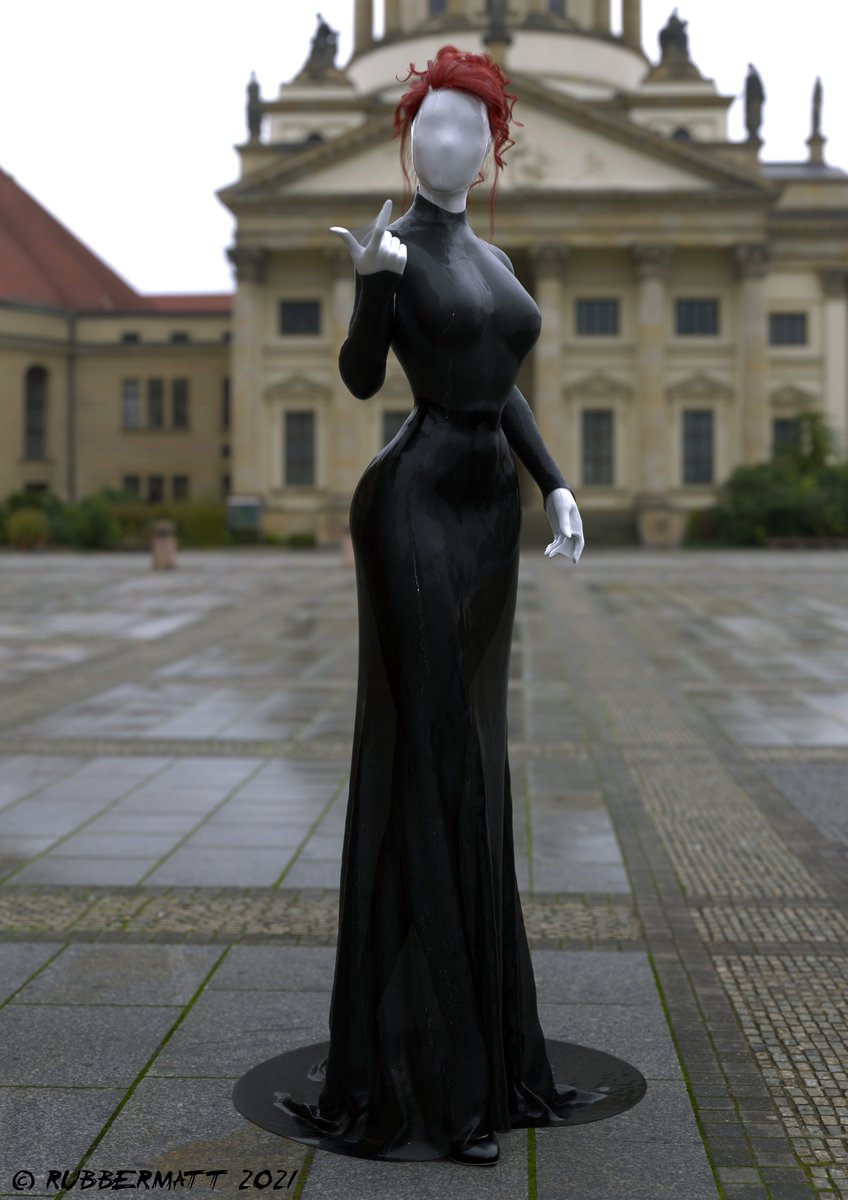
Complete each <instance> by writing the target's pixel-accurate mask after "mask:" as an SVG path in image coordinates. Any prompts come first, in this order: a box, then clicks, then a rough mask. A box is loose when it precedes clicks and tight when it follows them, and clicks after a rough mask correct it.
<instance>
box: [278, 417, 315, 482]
mask: <svg viewBox="0 0 848 1200" xmlns="http://www.w3.org/2000/svg"><path fill="white" fill-rule="evenodd" d="M283 438H284V447H283V462H284V471H283V479H284V481H285V483H286V486H287V487H291V486H301V487H302V486H307V487H314V485H315V413H314V412H312V411H311V410H310V409H304V410H300V411H296V410H294V409H289V410H288V411H287V412H286V414H285V420H284V435H283Z"/></svg>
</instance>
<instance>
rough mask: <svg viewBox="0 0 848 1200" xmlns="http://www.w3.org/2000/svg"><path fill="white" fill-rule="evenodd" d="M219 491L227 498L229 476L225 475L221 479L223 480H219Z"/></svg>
mask: <svg viewBox="0 0 848 1200" xmlns="http://www.w3.org/2000/svg"><path fill="white" fill-rule="evenodd" d="M221 490H222V492H223V493H224V495H225V496H229V494H230V477H229V475H225V476H224V477H223V479H222V480H221Z"/></svg>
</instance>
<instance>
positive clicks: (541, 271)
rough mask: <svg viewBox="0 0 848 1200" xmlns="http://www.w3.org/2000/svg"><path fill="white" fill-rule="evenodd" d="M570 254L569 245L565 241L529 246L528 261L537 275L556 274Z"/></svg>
mask: <svg viewBox="0 0 848 1200" xmlns="http://www.w3.org/2000/svg"><path fill="white" fill-rule="evenodd" d="M570 254H571V247H570V246H567V245H565V243H562V244H560V245H556V244H554V243H549V244H547V245H541V246H531V247H530V261H531V262H532V263H533V269H534V270H535V272H536V274H537V275H558V274H559V273H560V271H561V270H562V269H563V267H564V266H565V264H566V262H567V261H568V256H569V255H570Z"/></svg>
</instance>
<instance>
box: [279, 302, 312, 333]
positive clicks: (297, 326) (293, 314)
mask: <svg viewBox="0 0 848 1200" xmlns="http://www.w3.org/2000/svg"><path fill="white" fill-rule="evenodd" d="M320 332H321V303H320V301H319V300H281V301H280V333H283V334H301V335H302V334H316V333H320Z"/></svg>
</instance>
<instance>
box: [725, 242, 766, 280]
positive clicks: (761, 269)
mask: <svg viewBox="0 0 848 1200" xmlns="http://www.w3.org/2000/svg"><path fill="white" fill-rule="evenodd" d="M733 257H734V260H735V262H736V271H737V274H738V275H739V276H740V278H742V279H762V278H763V277H764V276H765V275H766V274H767V273H768V262H769V248H768V245H767V244H766V243H765V242H750V243H748V244H745V245H740V246H734V247H733Z"/></svg>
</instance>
